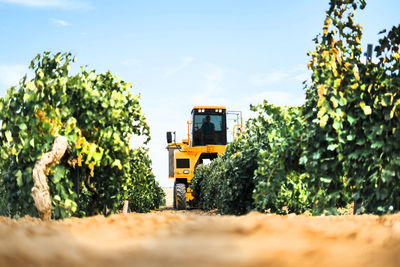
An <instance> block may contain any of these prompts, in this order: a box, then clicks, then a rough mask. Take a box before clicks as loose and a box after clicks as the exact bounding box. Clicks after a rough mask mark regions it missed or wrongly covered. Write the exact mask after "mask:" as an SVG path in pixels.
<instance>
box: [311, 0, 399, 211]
mask: <svg viewBox="0 0 400 267" xmlns="http://www.w3.org/2000/svg"><path fill="white" fill-rule="evenodd" d="M364 7H365V1H331V8H330V9H329V11H328V12H327V17H326V20H325V25H324V33H323V35H322V36H319V37H318V38H317V39H316V43H317V48H316V51H314V52H313V53H312V60H311V63H310V65H309V67H310V68H311V70H312V71H313V75H312V84H311V86H310V87H309V88H308V89H307V102H306V104H305V106H304V116H305V118H306V119H307V124H308V125H309V131H308V135H307V136H306V138H305V143H306V148H305V154H304V161H307V166H308V168H307V170H308V171H309V173H310V175H311V177H312V178H311V180H312V182H311V191H312V193H313V195H314V196H315V198H314V200H315V203H317V206H318V210H319V212H322V211H323V210H325V209H328V210H329V209H335V208H336V207H340V206H343V205H345V204H346V203H348V202H351V201H353V200H354V201H355V204H356V210H357V211H358V212H368V213H377V214H383V213H388V212H394V211H398V210H399V208H400V198H399V197H398V196H399V193H400V184H399V178H400V172H399V170H400V160H399V159H400V158H399V152H398V151H399V146H400V143H399V142H400V139H399V138H400V136H399V132H398V129H399V126H400V124H399V112H398V105H399V104H400V96H399V95H398V92H399V88H400V81H399V69H400V68H399V66H400V65H399V44H400V38H399V36H400V30H399V27H393V29H392V30H391V31H390V32H389V33H388V34H387V36H385V37H383V38H382V39H381V40H379V44H380V45H379V46H377V47H376V49H375V51H376V56H377V59H378V62H377V63H374V62H371V61H367V62H366V63H364V62H362V61H361V55H362V51H361V43H360V40H361V37H362V27H361V26H360V25H358V24H356V23H355V22H354V20H353V18H354V12H355V10H356V9H358V8H360V9H363V8H364Z"/></svg>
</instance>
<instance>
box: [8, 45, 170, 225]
mask: <svg viewBox="0 0 400 267" xmlns="http://www.w3.org/2000/svg"><path fill="white" fill-rule="evenodd" d="M73 61H74V58H72V57H71V54H69V53H64V54H61V53H57V54H55V55H51V54H50V52H44V53H43V54H39V55H38V56H36V57H35V58H34V59H33V60H32V62H31V64H30V68H31V69H32V70H33V71H34V78H33V79H31V80H29V81H28V80H27V78H26V76H25V77H24V78H23V79H22V80H21V81H20V83H19V85H18V86H13V87H11V88H10V89H8V91H7V95H6V96H5V97H4V98H0V120H1V130H0V143H1V151H0V174H1V177H2V178H1V188H2V189H1V190H2V192H1V193H2V194H1V197H2V198H3V199H2V200H4V203H7V204H3V205H6V206H7V212H8V213H7V214H4V212H2V213H3V214H4V215H10V216H23V215H26V214H28V215H31V216H37V212H36V209H35V206H34V204H33V199H32V197H31V195H30V193H31V188H32V186H33V181H32V170H33V167H34V164H35V162H36V161H37V160H39V159H40V157H41V156H42V155H43V154H44V153H45V152H48V151H50V150H51V148H52V143H53V141H54V138H55V136H57V135H62V136H66V137H67V138H68V142H69V149H68V151H67V153H66V155H64V157H63V158H62V160H61V161H60V162H59V164H56V165H54V166H53V167H52V168H51V169H50V170H49V172H48V183H49V187H50V194H51V198H52V205H53V208H54V211H53V215H54V218H65V217H68V216H71V215H81V216H85V215H92V214H97V213H99V212H103V211H106V212H107V213H109V212H116V211H117V210H119V209H120V208H121V205H122V203H123V201H124V200H125V199H128V200H130V203H133V209H134V210H135V211H139V212H145V211H148V210H149V209H151V208H155V207H158V206H159V205H160V203H161V202H162V199H163V198H164V194H163V192H162V190H161V188H160V187H159V186H158V184H157V183H156V182H155V180H154V175H153V174H152V171H151V161H150V159H149V158H148V156H147V150H146V149H145V148H143V147H140V148H138V149H134V150H132V149H130V148H129V139H130V138H131V137H132V136H133V138H135V137H136V136H139V135H144V136H146V137H147V141H148V140H149V127H148V126H147V123H146V119H145V117H144V115H143V113H142V110H141V107H140V105H139V97H138V96H135V95H132V94H131V92H130V91H129V88H130V87H131V84H130V83H127V82H124V81H122V80H121V79H120V78H119V77H117V76H115V75H112V74H111V73H110V72H106V73H101V74H96V73H95V71H94V70H91V71H87V70H85V69H84V68H81V72H79V73H78V74H75V75H71V74H70V63H71V62H73ZM138 202H140V204H138Z"/></svg>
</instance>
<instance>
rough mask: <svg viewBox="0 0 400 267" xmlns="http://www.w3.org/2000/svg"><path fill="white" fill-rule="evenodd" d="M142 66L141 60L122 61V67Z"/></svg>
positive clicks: (128, 59)
mask: <svg viewBox="0 0 400 267" xmlns="http://www.w3.org/2000/svg"><path fill="white" fill-rule="evenodd" d="M140 64H142V62H141V61H140V60H139V59H136V58H127V59H125V60H124V61H122V65H124V66H125V67H136V66H139V65H140Z"/></svg>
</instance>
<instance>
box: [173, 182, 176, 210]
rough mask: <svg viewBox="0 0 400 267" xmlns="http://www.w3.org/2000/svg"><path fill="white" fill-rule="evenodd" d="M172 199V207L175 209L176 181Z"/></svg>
mask: <svg viewBox="0 0 400 267" xmlns="http://www.w3.org/2000/svg"><path fill="white" fill-rule="evenodd" d="M173 198H174V200H173V202H172V207H173V208H174V210H176V182H175V183H174V196H173Z"/></svg>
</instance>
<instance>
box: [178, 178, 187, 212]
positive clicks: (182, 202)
mask: <svg viewBox="0 0 400 267" xmlns="http://www.w3.org/2000/svg"><path fill="white" fill-rule="evenodd" d="M175 189H176V194H175V200H176V201H175V205H176V209H178V210H185V209H186V185H185V184H183V183H177V184H176V186H175Z"/></svg>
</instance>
